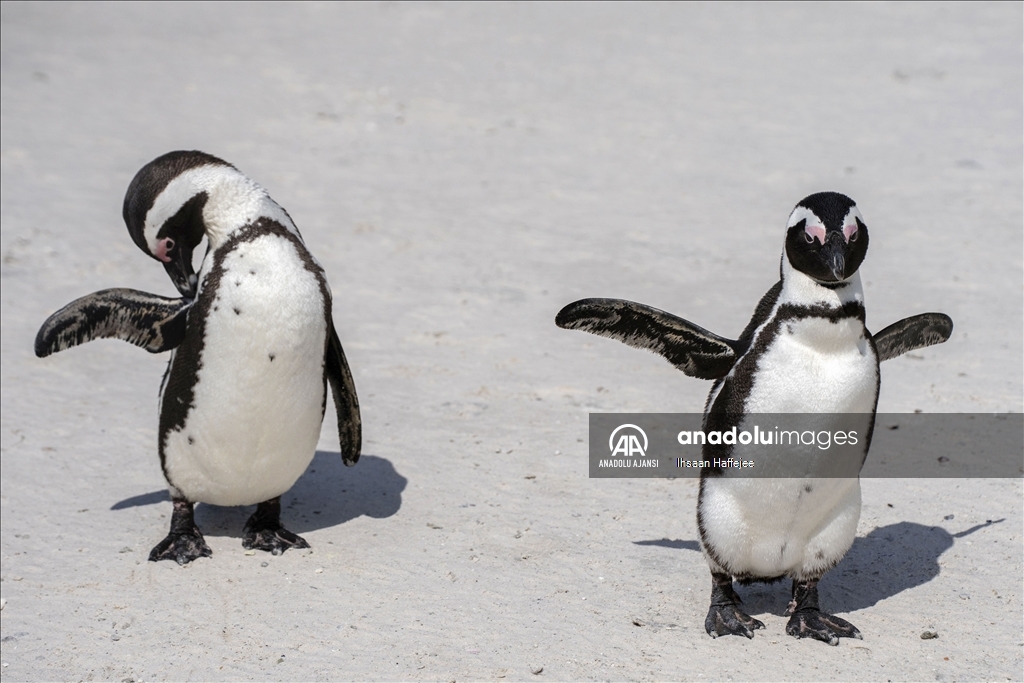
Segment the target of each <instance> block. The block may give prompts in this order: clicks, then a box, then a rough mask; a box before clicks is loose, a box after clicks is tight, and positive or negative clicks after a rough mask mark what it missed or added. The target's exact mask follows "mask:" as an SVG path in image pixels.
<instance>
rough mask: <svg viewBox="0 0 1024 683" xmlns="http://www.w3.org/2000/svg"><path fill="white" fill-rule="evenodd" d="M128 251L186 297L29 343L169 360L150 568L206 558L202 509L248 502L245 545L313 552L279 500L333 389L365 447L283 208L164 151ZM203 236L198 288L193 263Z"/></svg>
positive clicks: (122, 311)
mask: <svg viewBox="0 0 1024 683" xmlns="http://www.w3.org/2000/svg"><path fill="white" fill-rule="evenodd" d="M124 220H125V223H126V225H127V226H128V232H129V233H130V234H131V237H132V239H133V240H134V241H135V243H136V244H137V245H138V246H139V248H140V249H142V250H143V251H144V252H145V253H146V254H148V255H150V256H151V257H153V258H154V259H156V260H158V261H160V262H162V263H163V264H164V267H165V268H166V270H167V273H168V274H169V275H170V277H171V280H172V281H173V282H174V285H175V286H176V287H177V289H178V291H179V292H180V293H181V294H182V298H180V299H169V298H165V297H160V296H156V295H152V294H146V293H144V292H137V291H134V290H128V289H112V290H104V291H101V292H96V293H94V294H90V295H89V296H86V297H83V298H81V299H78V300H76V301H74V302H72V303H70V304H68V305H67V306H65V307H64V308H63V309H61V310H60V311H58V312H57V313H55V314H53V315H52V316H50V318H49V319H47V321H46V322H45V323H44V324H43V326H42V328H41V329H40V330H39V334H38V335H37V337H36V345H35V351H36V355H38V356H40V357H42V356H47V355H49V354H51V353H54V352H56V351H61V350H64V349H66V348H69V347H71V346H75V345H78V344H82V343H84V342H87V341H90V340H92V339H98V338H101V337H113V338H118V339H123V340H125V341H128V342H131V343H133V344H136V345H138V346H142V347H143V348H145V349H147V350H148V351H150V352H153V353H159V352H161V351H167V350H172V349H173V351H172V354H171V358H170V362H169V364H168V368H167V373H166V374H165V376H164V380H163V383H162V385H161V387H160V425H159V449H158V450H159V455H160V464H161V466H162V468H163V472H164V476H165V477H166V479H167V483H168V486H169V489H170V493H171V499H172V502H173V504H174V512H173V514H172V516H171V529H170V533H169V534H168V535H167V537H166V538H165V539H164V540H163V541H161V542H160V543H159V544H157V546H156V547H155V548H153V551H152V552H151V553H150V556H149V559H150V560H152V561H157V560H163V559H173V560H176V561H177V562H178V563H179V564H185V563H187V562H190V561H192V560H194V559H196V558H198V557H204V556H209V555H210V554H211V552H210V549H209V547H208V546H207V545H206V542H205V540H204V539H203V535H202V533H201V532H200V531H199V529H198V527H197V526H196V524H195V521H194V517H193V506H194V504H195V503H197V502H203V503H211V504H215V505H252V504H256V505H257V509H256V512H255V513H254V514H253V515H252V517H250V518H249V521H248V522H247V523H246V526H245V536H244V539H243V541H242V545H243V546H244V547H246V548H256V549H260V550H267V551H270V552H272V553H274V554H280V553H281V552H284V551H285V550H286V549H288V548H291V547H298V548H305V547H309V546H308V544H307V543H306V541H305V540H304V539H302V538H301V537H299V536H297V535H295V534H294V533H292V532H290V531H288V530H287V529H285V528H284V527H283V526H282V525H281V521H280V512H281V494H283V493H284V492H285V491H287V490H288V489H290V488H291V487H292V485H293V484H294V483H295V481H296V480H297V479H298V478H299V476H300V475H301V474H302V473H303V472H304V471H305V469H306V467H307V466H308V465H309V463H310V461H311V460H312V459H313V455H314V453H315V450H316V444H317V441H318V439H319V436H320V425H321V423H322V422H323V416H324V413H325V410H326V401H327V385H330V388H331V394H332V395H333V397H334V405H335V409H336V411H337V416H338V433H339V438H340V443H341V454H342V458H343V460H344V462H345V464H346V465H354V464H355V463H356V461H357V460H358V459H359V454H360V449H361V422H360V416H359V402H358V399H357V398H356V391H355V384H354V383H353V381H352V374H351V372H350V371H349V367H348V363H347V361H346V359H345V354H344V352H343V351H342V348H341V342H340V341H339V339H338V335H337V333H336V332H335V329H334V322H333V319H332V317H331V291H330V287H329V286H328V284H327V279H326V277H325V275H324V271H323V268H321V267H320V264H319V263H318V262H317V261H316V259H315V258H314V257H313V256H312V254H310V253H309V251H308V250H307V249H306V246H305V244H304V243H303V240H302V237H301V236H300V234H299V231H298V229H297V228H296V227H295V224H294V223H293V222H292V220H291V218H290V217H289V216H288V214H287V212H285V210H284V209H283V208H281V207H280V206H279V205H278V204H276V203H275V202H274V201H273V200H272V199H271V198H270V196H269V195H267V193H266V191H264V190H263V188H261V187H260V186H259V185H257V184H256V183H255V182H253V181H252V180H250V179H249V178H247V177H246V176H244V175H243V174H242V173H240V172H239V171H238V170H237V169H236V168H235V167H234V166H232V165H231V164H229V163H227V162H225V161H223V160H221V159H218V158H216V157H213V156H210V155H209V154H204V153H202V152H171V153H169V154H165V155H164V156H161V157H159V158H157V159H155V160H154V161H152V162H150V163H149V164H147V165H146V166H144V167H143V168H142V169H141V170H140V171H139V172H138V174H136V176H135V178H134V179H133V180H132V182H131V184H130V186H129V187H128V192H127V194H126V196H125V200H124ZM204 236H205V237H206V238H207V239H208V242H209V244H208V250H207V253H206V256H205V258H204V259H203V264H202V267H201V268H200V272H199V275H198V277H197V276H196V274H195V272H194V270H193V268H192V252H193V250H194V249H195V248H196V246H198V245H199V243H200V242H201V241H202V239H203V237H204Z"/></svg>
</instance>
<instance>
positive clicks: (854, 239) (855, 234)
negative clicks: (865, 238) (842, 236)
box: [850, 230, 860, 242]
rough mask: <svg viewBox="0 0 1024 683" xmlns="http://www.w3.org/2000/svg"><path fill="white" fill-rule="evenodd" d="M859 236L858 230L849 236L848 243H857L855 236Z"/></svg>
mask: <svg viewBox="0 0 1024 683" xmlns="http://www.w3.org/2000/svg"><path fill="white" fill-rule="evenodd" d="M859 234H860V231H859V230H858V231H857V232H855V233H853V234H852V235H850V241H851V242H856V241H857V235H859Z"/></svg>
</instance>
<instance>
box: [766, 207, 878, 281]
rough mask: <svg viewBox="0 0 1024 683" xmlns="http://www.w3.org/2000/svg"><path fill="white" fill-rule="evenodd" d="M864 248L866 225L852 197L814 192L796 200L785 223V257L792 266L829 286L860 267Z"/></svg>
mask: <svg viewBox="0 0 1024 683" xmlns="http://www.w3.org/2000/svg"><path fill="white" fill-rule="evenodd" d="M867 251H868V228H867V226H866V225H864V220H863V219H862V218H861V215H860V211H859V210H858V209H857V205H856V204H855V203H854V201H853V200H852V199H850V198H849V197H847V196H846V195H843V194H839V193H838V192H818V193H817V194H812V195H811V196H809V197H805V198H804V199H802V200H800V203H799V204H797V205H796V208H794V209H793V213H791V214H790V215H789V223H788V224H787V225H786V249H785V257H786V258H787V259H789V263H790V265H792V266H793V268H794V269H796V270H798V271H800V272H801V273H804V274H805V275H807V276H808V277H810V278H813V279H814V280H815V281H816V282H818V283H819V284H822V285H825V286H829V285H835V284H838V283H841V282H843V281H844V280H846V279H847V278H849V277H850V276H852V275H853V274H854V273H856V272H857V269H858V268H860V264H861V263H863V261H864V256H865V255H866V254H867Z"/></svg>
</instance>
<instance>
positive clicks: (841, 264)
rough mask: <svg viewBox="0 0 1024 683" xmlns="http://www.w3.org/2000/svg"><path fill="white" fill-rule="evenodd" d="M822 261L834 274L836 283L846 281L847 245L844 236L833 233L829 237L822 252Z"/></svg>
mask: <svg viewBox="0 0 1024 683" xmlns="http://www.w3.org/2000/svg"><path fill="white" fill-rule="evenodd" d="M821 259H822V261H824V262H825V266H826V267H827V268H828V269H829V270H830V271H831V272H832V277H834V278H835V281H836V282H842V281H843V280H845V279H846V244H845V243H844V241H843V237H842V235H840V234H839V233H833V234H832V235H829V239H828V240H826V244H825V246H824V247H823V248H822V250H821Z"/></svg>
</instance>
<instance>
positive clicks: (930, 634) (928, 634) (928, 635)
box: [921, 631, 939, 640]
mask: <svg viewBox="0 0 1024 683" xmlns="http://www.w3.org/2000/svg"><path fill="white" fill-rule="evenodd" d="M938 637H939V634H938V633H936V632H935V631H921V640H931V639H933V638H938Z"/></svg>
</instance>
